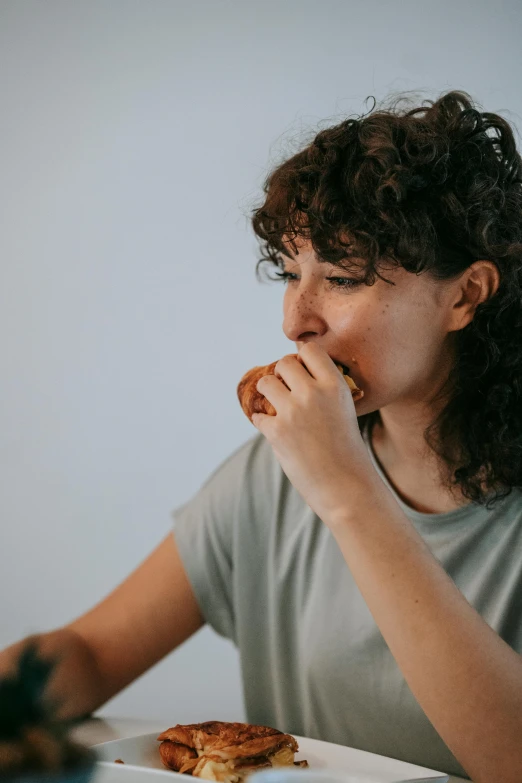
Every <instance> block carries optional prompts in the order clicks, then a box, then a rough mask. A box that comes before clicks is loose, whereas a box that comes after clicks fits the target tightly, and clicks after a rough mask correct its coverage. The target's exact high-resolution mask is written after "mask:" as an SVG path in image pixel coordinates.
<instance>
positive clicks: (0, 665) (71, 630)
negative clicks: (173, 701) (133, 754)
mask: <svg viewBox="0 0 522 783" xmlns="http://www.w3.org/2000/svg"><path fill="white" fill-rule="evenodd" d="M203 624H204V620H203V617H202V616H201V613H200V610H199V606H198V604H197V602H196V599H195V596H194V593H193V591H192V588H191V586H190V583H189V581H188V578H187V575H186V573H185V570H184V568H183V565H182V562H181V559H180V556H179V553H178V550H177V547H176V544H175V542H174V537H173V536H172V535H168V536H167V537H166V538H165V539H164V540H163V541H162V542H161V543H160V544H159V546H158V547H157V548H156V549H155V550H154V551H153V552H152V553H151V554H150V555H149V556H148V557H147V558H146V559H145V560H144V561H143V562H142V563H141V564H140V565H139V566H138V567H137V568H136V569H135V571H133V572H132V573H131V574H130V575H129V576H128V577H127V579H125V581H124V582H122V583H121V584H120V585H119V586H118V587H116V589H115V590H113V591H112V593H110V594H109V595H108V596H107V597H106V598H105V599H104V600H102V601H101V602H100V603H99V604H97V605H96V606H95V607H93V608H92V609H91V610H90V611H88V612H86V613H85V614H84V615H82V616H81V617H79V618H78V619H76V620H74V621H73V622H72V623H69V624H68V625H66V626H65V627H63V628H59V629H58V630H55V631H50V632H48V633H43V634H37V635H35V636H31V637H28V638H27V639H23V640H21V641H20V642H17V643H16V644H14V645H12V646H10V647H8V648H6V649H5V650H3V651H2V652H0V673H6V672H9V671H12V670H13V669H14V666H15V664H16V661H17V660H18V657H19V655H20V652H21V650H22V649H23V648H24V647H25V646H26V645H27V644H28V643H29V642H30V641H36V643H37V645H38V649H39V650H40V651H41V653H42V655H44V656H45V657H47V658H52V657H54V656H55V655H57V656H59V657H60V661H59V664H58V665H57V667H56V669H55V672H54V674H53V677H52V679H51V681H50V683H49V687H48V691H47V692H46V695H47V696H49V697H50V698H52V699H57V700H59V702H60V703H61V706H60V709H59V713H58V714H59V717H60V718H63V719H71V718H76V717H80V716H82V715H87V714H89V713H90V712H92V711H94V710H96V709H98V708H99V707H100V706H101V705H102V704H104V703H105V702H106V701H108V700H109V699H110V698H112V697H113V696H115V695H116V694H117V693H118V692H119V691H121V690H122V689H123V688H125V687H126V686H127V685H129V684H130V683H131V682H133V681H134V680H135V679H136V678H137V677H139V676H140V675H141V674H143V673H144V672H145V671H147V670H148V669H150V667H151V666H153V665H154V664H155V663H157V662H158V661H160V660H161V659H162V658H163V657H164V656H165V655H167V654H168V653H169V652H171V651H172V650H174V649H175V648H176V647H178V646H179V645H180V644H182V642H184V641H185V640H186V639H188V638H189V637H190V636H191V635H192V634H193V633H195V632H196V631H197V630H198V629H199V628H201V626H202V625H203Z"/></svg>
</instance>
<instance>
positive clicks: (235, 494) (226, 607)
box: [171, 435, 262, 642]
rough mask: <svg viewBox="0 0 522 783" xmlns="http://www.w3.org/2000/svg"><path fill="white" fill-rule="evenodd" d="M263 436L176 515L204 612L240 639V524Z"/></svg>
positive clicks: (231, 460) (251, 442)
mask: <svg viewBox="0 0 522 783" xmlns="http://www.w3.org/2000/svg"><path fill="white" fill-rule="evenodd" d="M260 437H262V436H260V435H256V436H254V438H252V439H250V440H249V441H247V442H246V443H244V444H243V445H242V446H240V447H239V448H238V449H237V450H236V451H234V452H233V453H232V454H231V455H230V456H229V457H227V459H225V460H224V461H223V462H222V463H221V464H220V465H219V466H218V467H217V468H216V470H215V471H213V473H211V475H210V476H209V477H208V478H207V480H206V481H205V483H204V484H203V485H202V487H201V489H200V490H199V491H198V492H197V493H196V494H195V495H194V497H193V498H192V499H191V500H189V501H188V502H187V503H184V504H183V505H181V506H179V507H178V508H176V509H174V511H172V513H171V516H172V519H173V535H174V540H175V542H176V545H177V548H178V551H179V553H180V557H181V560H182V562H183V565H184V567H185V570H186V572H187V576H188V579H189V581H190V583H191V586H192V589H193V590H194V595H195V596H196V600H197V602H198V604H199V607H200V610H201V613H202V615H203V617H204V619H205V621H206V622H207V623H208V624H209V625H210V626H211V627H212V628H213V629H214V630H215V631H217V633H219V634H220V635H221V636H224V637H226V638H227V639H231V640H232V641H234V642H235V641H236V634H235V617H234V538H235V535H234V528H235V526H236V524H237V519H238V509H239V506H240V499H241V496H242V493H243V491H244V489H245V484H246V482H247V481H248V472H249V461H250V455H251V452H252V449H253V448H254V447H255V444H256V443H258V442H259V439H260Z"/></svg>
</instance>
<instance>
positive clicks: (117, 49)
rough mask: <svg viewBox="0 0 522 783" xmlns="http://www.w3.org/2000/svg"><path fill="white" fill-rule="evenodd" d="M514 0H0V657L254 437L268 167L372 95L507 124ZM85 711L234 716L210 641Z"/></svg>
mask: <svg viewBox="0 0 522 783" xmlns="http://www.w3.org/2000/svg"><path fill="white" fill-rule="evenodd" d="M521 40H522V4H521V3H520V0H513V1H512V2H497V3H496V4H495V5H494V4H492V3H491V2H489V0H488V1H486V0H480V1H479V0H435V1H434V2H419V0H400V2H392V1H390V0H382V2H377V0H365V2H362V1H361V0H358V1H357V2H356V1H355V0H354V1H353V2H336V1H334V0H317V2H305V1H304V0H298V1H296V2H293V1H290V0H287V2H284V0H280V1H279V2H276V0H259V2H257V1H255V2H254V1H253V0H251V1H250V2H249V1H248V0H237V1H233V2H231V1H228V2H225V1H221V2H220V0H192V1H189V0H183V1H182V0H178V1H177V2H176V0H169V1H167V0H141V2H140V1H139V0H119V1H118V0H105V2H102V1H100V0H83V1H82V2H79V1H78V0H46V2H42V1H41V0H2V2H1V3H0V98H1V117H0V134H1V144H0V156H1V161H0V164H1V165H0V199H1V203H0V224H1V231H0V258H1V272H2V275H1V285H0V319H1V320H0V339H1V352H0V356H1V363H2V364H1V381H2V382H1V385H0V417H1V421H0V438H1V440H0V460H1V493H0V513H1V524H2V534H1V542H0V543H1V549H0V596H1V599H0V600H1V603H0V620H1V622H0V647H1V646H4V645H6V644H8V643H10V642H12V641H14V640H15V639H17V638H19V637H21V636H24V635H26V634H28V633H30V632H33V631H39V630H45V629H50V628H54V627H56V626H59V625H60V624H63V623H65V622H67V621H69V620H70V619H72V618H73V617H75V616H77V615H78V614H80V613H82V612H83V611H85V610H86V609H88V608H89V607H91V606H92V605H93V604H94V603H96V602H97V601H98V600H100V599H101V598H102V597H103V596H104V595H105V594H106V593H107V592H109V591H110V590H111V589H112V588H113V587H114V586H115V585H116V584H117V583H118V582H120V581H121V580H122V579H123V578H124V577H125V576H126V575H127V574H128V573H129V572H130V571H131V570H132V569H133V568H134V567H135V566H136V565H137V564H138V563H139V562H140V561H141V560H142V559H143V558H144V556H146V555H147V554H148V553H149V551H151V550H152V549H153V548H154V547H155V546H156V544H157V543H158V542H159V541H160V539H161V538H162V537H163V536H164V535H165V534H166V533H167V531H168V530H169V527H170V523H171V520H170V511H171V510H172V509H173V508H175V507H176V506H178V505H181V504H182V503H183V502H184V501H186V500H187V499H188V498H189V497H191V496H192V495H193V494H194V493H195V492H196V491H197V490H198V488H199V487H200V485H201V483H202V482H203V481H204V480H205V478H206V477H207V476H208V474H209V473H210V472H211V471H212V470H214V468H215V467H216V466H217V464H218V463H219V462H220V461H221V460H223V459H224V458H225V457H226V456H228V455H229V454H230V452H231V451H232V450H234V449H235V448H236V447H237V446H239V445H240V444H241V443H243V442H244V441H245V440H247V439H248V438H250V437H252V436H253V435H254V434H255V430H254V429H253V427H252V426H251V425H250V424H249V422H248V420H247V419H246V418H245V416H244V415H243V413H242V412H241V409H240V407H239V404H238V402H237V398H236V385H237V382H238V380H239V379H240V377H241V376H242V374H243V373H244V372H245V371H246V370H247V369H249V368H250V367H251V366H252V365H254V364H267V363H269V362H271V361H274V360H275V359H276V358H279V357H280V356H282V355H284V354H285V353H289V352H291V351H293V350H294V345H293V343H289V342H288V340H287V339H286V338H285V336H284V334H283V333H282V329H281V323H282V309H281V302H282V293H283V288H282V286H278V285H276V284H274V285H272V286H271V285H260V284H259V283H257V282H256V279H255V275H254V267H255V262H256V260H257V255H256V254H257V243H256V241H255V239H254V236H253V233H252V231H251V229H250V227H249V223H248V213H249V210H250V209H251V208H252V207H253V206H255V204H256V203H257V202H258V200H259V198H260V195H261V185H262V182H263V179H264V176H265V174H266V173H267V171H268V168H269V166H271V165H272V164H274V163H275V162H277V161H278V160H279V159H280V157H281V155H283V154H285V153H291V152H293V151H295V149H296V146H295V145H296V143H297V144H298V143H299V140H303V142H304V141H306V140H308V139H309V138H310V137H311V134H313V133H314V132H315V131H316V130H318V129H319V128H320V127H324V126H325V125H327V124H330V123H333V122H338V121H340V120H341V119H342V118H343V117H345V116H346V115H348V114H350V113H360V112H363V111H365V110H366V109H367V108H368V104H365V98H366V97H367V96H369V95H374V96H375V97H376V98H377V99H378V100H380V99H382V98H384V97H386V95H387V94H388V93H389V92H390V91H398V90H423V93H422V95H421V98H434V97H437V95H439V94H440V93H441V92H442V91H445V90H447V89H450V88H458V89H464V90H467V91H468V92H470V93H471V95H472V96H473V97H474V98H476V99H477V100H478V101H479V102H480V103H481V104H482V105H483V106H484V108H485V109H486V110H488V111H496V112H500V113H502V114H503V115H504V116H505V117H506V118H507V119H508V120H510V121H511V122H513V123H515V124H518V126H519V127H522V124H521V123H520V118H521V115H522V98H521V91H520V84H521V76H522V58H521V55H520V51H521V49H520V47H521V44H520V42H521ZM103 713H104V714H106V715H121V716H137V717H140V716H141V717H151V718H158V719H165V720H170V721H173V722H178V721H179V722H191V721H199V720H208V719H221V720H233V719H236V720H241V719H242V718H243V717H244V713H243V706H242V699H241V692H240V677H239V667H238V657H237V654H236V651H235V650H234V649H233V647H232V646H231V645H230V643H228V642H226V641H224V640H222V639H220V638H219V637H217V636H216V635H215V634H214V633H213V632H211V631H210V630H208V629H204V630H202V631H200V632H199V633H198V634H196V636H195V637H194V638H193V639H191V640H189V641H188V642H187V643H186V644H185V645H183V646H182V647H181V648H180V649H179V650H178V651H176V652H174V653H173V654H172V655H170V656H169V657H168V658H167V659H166V660H164V661H163V662H161V663H160V664H159V665H158V666H156V667H154V668H153V669H152V670H151V671H150V672H149V673H147V674H146V675H145V676H143V677H142V678H141V679H140V680H139V681H137V682H136V683H135V684H133V685H132V686H131V687H130V688H128V689H127V690H126V691H125V692H124V693H122V694H121V695H119V696H117V697H116V698H115V699H114V700H112V701H111V702H109V704H108V705H107V706H106V707H105V708H104V710H103Z"/></svg>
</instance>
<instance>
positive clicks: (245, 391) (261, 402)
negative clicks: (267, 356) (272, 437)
mask: <svg viewBox="0 0 522 783" xmlns="http://www.w3.org/2000/svg"><path fill="white" fill-rule="evenodd" d="M290 355H291V356H298V354H296V353H293V354H290ZM276 364H277V362H272V364H267V365H266V366H265V367H253V368H252V369H251V370H249V371H248V372H246V373H245V374H244V375H243V377H242V378H241V380H240V381H239V385H238V387H237V396H238V398H239V402H240V403H241V407H242V408H243V411H244V413H245V414H246V415H247V416H248V418H249V419H250V421H252V414H253V413H267V414H268V415H269V416H275V415H276V410H275V408H274V406H273V405H272V404H271V403H270V402H268V400H267V398H266V397H265V396H264V395H263V394H261V392H259V391H258V390H257V382H258V381H259V379H260V378H262V377H263V375H274V374H275V373H274V368H275V366H276ZM335 366H336V367H337V369H338V370H339V372H340V373H341V375H342V376H343V377H344V380H345V381H346V383H347V384H348V386H349V387H350V391H351V392H352V398H353V401H354V402H357V400H360V399H361V397H364V392H363V391H362V390H361V389H359V388H358V387H357V386H356V384H355V382H354V380H353V379H352V378H350V376H349V375H348V370H347V368H346V367H344V366H343V365H342V364H339V363H338V362H335Z"/></svg>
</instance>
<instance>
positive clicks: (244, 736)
mask: <svg viewBox="0 0 522 783" xmlns="http://www.w3.org/2000/svg"><path fill="white" fill-rule="evenodd" d="M158 740H159V742H161V745H160V746H159V752H160V756H161V760H162V762H163V764H164V765H165V766H166V767H168V768H169V769H172V770H174V771H176V772H180V773H182V774H185V773H190V774H191V775H192V776H193V777H201V778H204V779H205V780H219V781H222V783H232V781H233V782H234V783H244V780H245V778H246V777H247V776H248V774H249V773H251V772H254V771H256V770H258V769H260V768H263V767H272V766H301V767H305V766H308V763H307V762H306V761H298V762H295V761H294V754H295V753H296V752H297V751H298V750H299V745H298V744H297V742H296V740H295V738H294V737H292V735H291V734H284V733H283V732H282V731H278V730H277V729H272V728H270V727H269V726H254V725H252V724H250V723H227V722H224V721H207V722H206V723H192V724H189V725H185V726H183V725H179V724H178V725H177V726H173V727H172V728H170V729H167V730H166V731H164V732H163V733H162V734H160V735H159V737H158Z"/></svg>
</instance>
